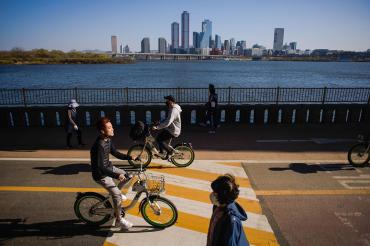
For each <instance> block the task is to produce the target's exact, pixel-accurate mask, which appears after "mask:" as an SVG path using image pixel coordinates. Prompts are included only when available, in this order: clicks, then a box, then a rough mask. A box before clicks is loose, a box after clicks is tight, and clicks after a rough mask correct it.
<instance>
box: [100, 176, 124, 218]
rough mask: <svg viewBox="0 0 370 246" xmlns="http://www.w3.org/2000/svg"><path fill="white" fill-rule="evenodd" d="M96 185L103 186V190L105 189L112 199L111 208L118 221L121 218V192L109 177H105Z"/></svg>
mask: <svg viewBox="0 0 370 246" xmlns="http://www.w3.org/2000/svg"><path fill="white" fill-rule="evenodd" d="M98 184H100V185H101V186H103V188H104V189H106V190H107V191H108V192H109V194H110V195H111V196H112V199H113V207H114V213H115V216H116V219H117V220H120V219H121V218H122V216H121V202H122V197H121V191H120V189H118V187H117V186H116V184H115V183H114V181H113V179H112V178H111V177H105V178H103V179H101V180H99V181H98Z"/></svg>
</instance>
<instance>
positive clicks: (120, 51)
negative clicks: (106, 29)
mask: <svg viewBox="0 0 370 246" xmlns="http://www.w3.org/2000/svg"><path fill="white" fill-rule="evenodd" d="M119 53H121V54H122V53H123V46H122V44H121V45H120V46H119Z"/></svg>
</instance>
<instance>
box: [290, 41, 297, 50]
mask: <svg viewBox="0 0 370 246" xmlns="http://www.w3.org/2000/svg"><path fill="white" fill-rule="evenodd" d="M289 46H290V49H291V50H296V49H297V42H291V43H289Z"/></svg>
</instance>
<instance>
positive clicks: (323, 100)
mask: <svg viewBox="0 0 370 246" xmlns="http://www.w3.org/2000/svg"><path fill="white" fill-rule="evenodd" d="M327 89H328V88H327V87H326V86H325V87H324V93H323V96H322V104H323V105H324V104H325V99H326V91H327Z"/></svg>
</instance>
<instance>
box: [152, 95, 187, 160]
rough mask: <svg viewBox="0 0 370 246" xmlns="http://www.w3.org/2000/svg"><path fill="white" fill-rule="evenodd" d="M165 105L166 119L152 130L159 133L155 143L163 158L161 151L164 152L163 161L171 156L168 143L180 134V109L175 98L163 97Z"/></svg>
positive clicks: (170, 148)
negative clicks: (166, 109)
mask: <svg viewBox="0 0 370 246" xmlns="http://www.w3.org/2000/svg"><path fill="white" fill-rule="evenodd" d="M164 99H166V105H167V107H168V114H167V118H166V119H165V120H164V121H163V122H161V123H160V124H159V125H158V126H154V127H153V129H154V130H160V129H163V131H161V132H160V133H159V134H158V136H157V139H156V140H157V143H158V148H159V153H160V154H161V156H164V154H163V149H164V150H166V153H167V154H166V157H165V158H164V159H167V160H168V159H170V158H171V157H172V156H173V154H174V153H173V151H174V149H173V148H172V147H171V145H170V143H171V140H172V138H177V137H178V136H180V134H181V111H182V110H181V107H180V106H179V105H178V104H176V101H175V98H174V97H173V96H171V95H169V96H165V97H164Z"/></svg>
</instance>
